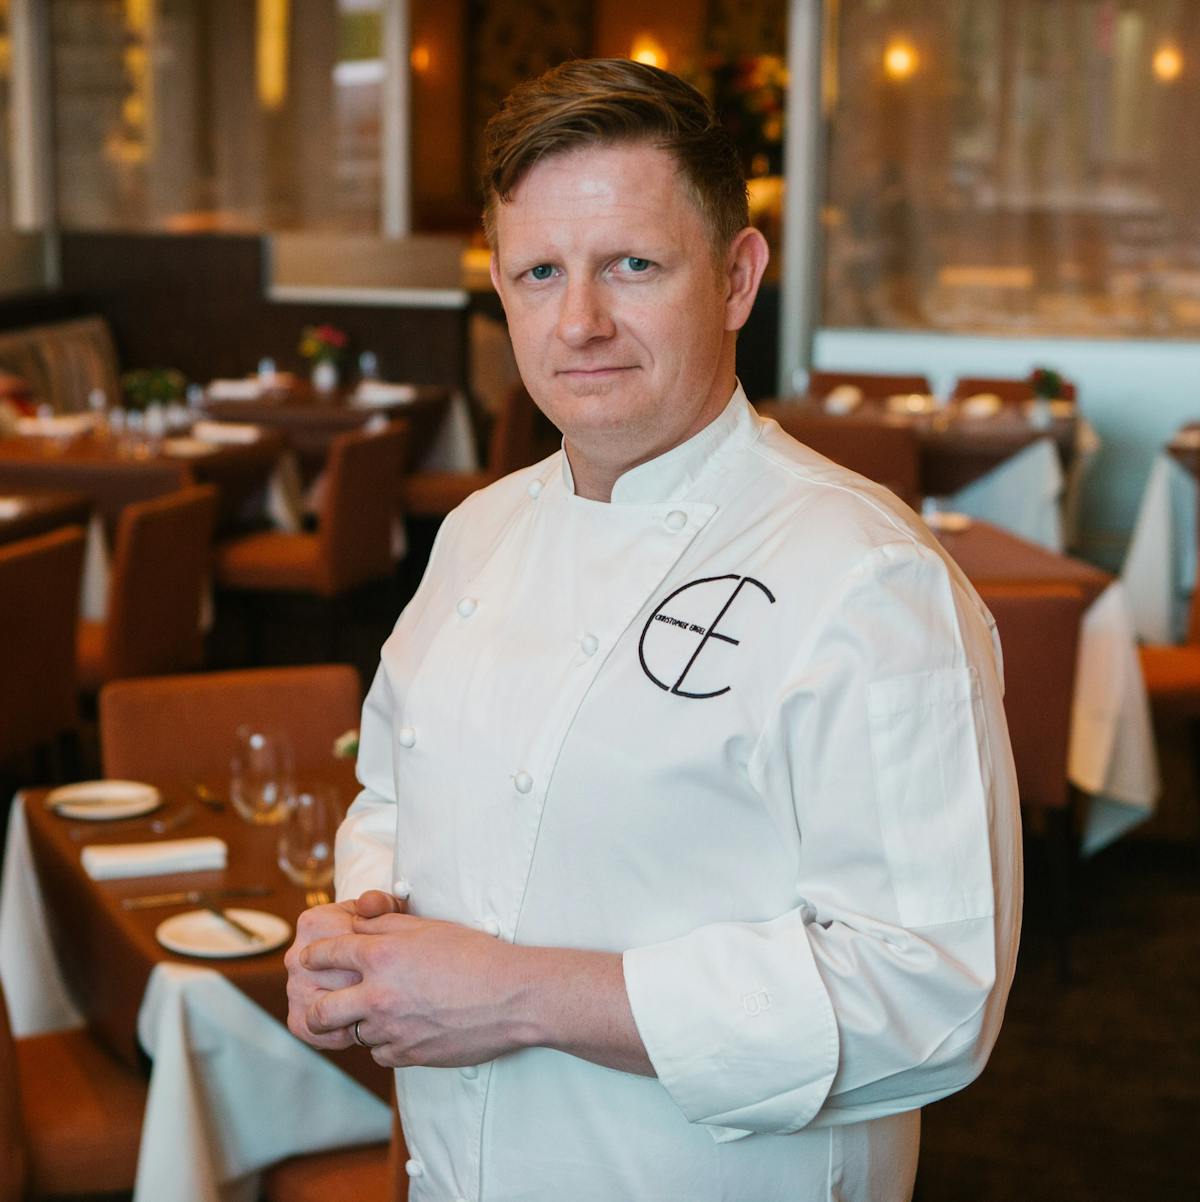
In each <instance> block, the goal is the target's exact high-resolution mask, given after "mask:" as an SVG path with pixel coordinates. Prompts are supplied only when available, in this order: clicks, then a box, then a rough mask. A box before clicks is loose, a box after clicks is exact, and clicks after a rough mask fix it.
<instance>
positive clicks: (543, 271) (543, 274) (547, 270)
mask: <svg viewBox="0 0 1200 1202" xmlns="http://www.w3.org/2000/svg"><path fill="white" fill-rule="evenodd" d="M529 274H530V276H532V277H533V279H535V280H548V279H549V278H550V277H551V276H552V275H553V274H554V268H553V267H551V266H550V264H549V263H539V264H538V265H537V266H536V267H531V268H530V269H529Z"/></svg>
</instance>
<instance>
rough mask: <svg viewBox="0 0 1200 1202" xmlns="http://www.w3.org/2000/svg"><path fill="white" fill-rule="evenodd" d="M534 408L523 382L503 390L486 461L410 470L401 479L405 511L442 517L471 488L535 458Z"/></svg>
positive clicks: (526, 464) (475, 490) (487, 482)
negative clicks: (476, 466)
mask: <svg viewBox="0 0 1200 1202" xmlns="http://www.w3.org/2000/svg"><path fill="white" fill-rule="evenodd" d="M536 416H537V411H536V409H535V407H534V404H533V400H532V398H531V397H530V395H529V393H528V392H526V391H525V386H524V385H523V384H521V383H520V382H518V383H516V384H514V385H513V386H512V388H510V389H509V390H508V392H507V393H506V394H505V398H504V401H503V403H502V404H501V405H500V407H499V409H498V411H497V413H496V419H495V423H494V424H493V426H492V433H491V438H490V440H489V442H488V455H487V465H486V467H484V468H483V469H482V470H480V471H477V472H413V473H411V474H410V475H408V476H407V477H406V478H405V480H404V485H403V496H404V511H405V513H407V514H410V515H411V516H413V517H444V516H445V515H446V514H448V513H449V512H450V510H452V509H454V508H455V507H456V506H457V505H460V504H462V502H463V501H464V500H466V498H467V497H468V496H470V495H471V493H473V492H477V491H478V490H479V489H481V488H486V487H487V486H488V485H489V484H491V483H493V482H494V481H496V480H499V479H500V478H501V477H502V476H507V475H508V474H509V473H510V472H515V471H516V470H517V469H518V468H522V467H528V466H529V464H531V463H533V462H535V459H534V455H535V452H534V448H533V443H534V437H533V436H534V421H535V418H536Z"/></svg>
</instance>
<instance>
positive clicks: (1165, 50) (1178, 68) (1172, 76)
mask: <svg viewBox="0 0 1200 1202" xmlns="http://www.w3.org/2000/svg"><path fill="white" fill-rule="evenodd" d="M1153 65H1154V74H1155V75H1157V76H1158V78H1159V79H1160V80H1162V82H1163V83H1174V82H1175V80H1177V79H1178V78H1179V77H1180V75H1182V74H1183V55H1182V54H1180V53H1179V51H1178V50H1177V49H1176V48H1175V47H1174V46H1171V45H1169V44H1168V45H1165V46H1160V47H1159V48H1158V49H1157V50H1156V51H1155V52H1154V60H1153Z"/></svg>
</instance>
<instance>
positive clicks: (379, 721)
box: [289, 61, 1020, 1202]
mask: <svg viewBox="0 0 1200 1202" xmlns="http://www.w3.org/2000/svg"><path fill="white" fill-rule="evenodd" d="M485 178H486V182H487V190H488V202H487V214H486V221H487V227H488V232H489V237H490V239H491V245H492V251H493V257H492V278H493V281H494V283H495V285H496V288H497V291H498V292H499V294H500V297H501V300H502V301H503V303H504V308H505V312H506V314H507V317H508V323H509V330H510V333H511V335H512V340H513V346H514V349H515V351H516V357H517V362H518V365H519V367H520V369H521V374H522V377H523V379H524V381H525V383H526V385H527V387H528V389H529V392H530V394H531V395H532V396H533V398H534V399H535V401H536V402H537V403H538V405H539V406H540V407H541V408H542V409H543V410H544V411H545V412H546V413H547V415H548V416H549V417H550V418H551V420H553V421H554V422H555V423H556V424H557V425H558V427H559V428H560V429H561V430H562V432H563V450H562V452H561V453H560V454H557V455H554V456H552V457H551V458H550V459H548V460H546V461H545V462H543V463H540V464H538V465H536V466H535V467H532V468H529V469H527V470H524V471H521V472H518V473H516V474H515V475H513V476H510V477H508V478H507V479H505V480H502V481H500V482H499V483H498V484H495V485H493V486H492V487H491V488H488V489H486V490H484V491H483V492H481V493H477V494H476V495H475V496H473V497H471V498H470V499H468V501H467V502H466V503H465V504H464V505H463V506H462V507H461V508H460V509H459V510H458V511H456V512H455V513H453V514H451V515H450V517H449V518H448V519H447V520H446V522H445V524H444V526H443V528H442V530H441V532H440V534H439V536H438V540H437V543H436V545H435V547H434V550H433V553H432V555H431V557H430V562H429V567H428V570H427V572H426V576H425V580H424V581H423V583H422V585H421V588H420V590H419V591H418V593H417V595H416V597H415V598H414V599H413V601H412V603H411V604H410V605H409V606H408V608H407V609H406V610H405V612H404V614H403V615H402V616H401V618H400V621H399V623H398V624H397V627H396V630H395V631H394V633H393V635H392V636H391V638H390V639H389V640H388V642H387V643H386V645H385V646H384V649H383V655H382V665H381V667H380V670H379V673H378V675H377V677H376V679H375V682H374V685H373V686H372V689H371V692H370V695H369V697H368V699H367V702H366V706H365V708H364V712H363V724H362V744H361V747H362V750H361V754H360V757H359V776H360V779H361V781H362V784H363V792H362V794H361V795H360V796H359V798H358V799H357V800H356V802H355V803H354V805H353V807H352V808H351V811H350V814H349V816H348V817H347V819H346V822H345V825H344V826H343V828H342V830H341V832H340V834H339V840H338V896H339V899H341V900H340V901H339V903H338V904H337V905H334V906H329V907H322V908H320V909H318V910H314V911H310V912H309V913H308V914H307V915H306V916H305V917H304V918H302V920H301V923H300V929H299V932H298V936H297V941H296V944H295V946H294V947H293V949H292V950H291V952H290V953H289V968H290V970H291V973H292V978H291V983H290V993H291V1001H292V1015H291V1025H292V1029H293V1030H294V1031H295V1032H296V1033H297V1034H298V1035H300V1036H301V1037H303V1038H305V1039H307V1040H308V1041H309V1042H311V1043H313V1044H314V1045H316V1046H318V1047H324V1048H342V1047H347V1046H349V1045H350V1044H351V1043H352V1042H353V1041H354V1040H358V1041H359V1042H362V1043H365V1044H368V1045H370V1046H373V1047H374V1048H375V1052H374V1055H375V1059H376V1060H377V1061H379V1063H381V1064H386V1065H395V1066H400V1068H401V1071H400V1072H399V1073H398V1074H397V1092H398V1098H399V1104H400V1110H401V1114H402V1116H403V1119H404V1126H405V1133H406V1137H407V1141H408V1146H409V1151H410V1153H411V1156H412V1159H411V1160H410V1161H409V1165H408V1169H409V1172H410V1174H411V1175H412V1182H411V1194H410V1196H411V1197H412V1198H413V1199H414V1202H425V1200H426V1199H429V1200H432V1199H447V1200H452V1199H458V1198H462V1199H471V1200H475V1199H487V1200H493V1199H494V1200H497V1202H499V1200H516V1199H538V1200H540V1199H546V1200H551V1199H553V1200H560V1199H561V1200H563V1202H567V1200H570V1202H621V1200H630V1202H632V1200H635V1199H636V1200H637V1202H649V1200H661V1202H710V1200H711V1202H716V1200H717V1199H720V1200H723V1202H730V1200H736V1202H773V1200H775V1199H779V1200H781V1202H782V1200H784V1199H786V1200H788V1202H812V1200H816V1199H832V1198H838V1199H842V1200H848V1199H864V1200H865V1199H869V1200H871V1202H889V1200H891V1199H902V1198H907V1197H908V1196H909V1194H910V1192H911V1188H912V1181H913V1176H914V1173H915V1167H916V1151H917V1135H918V1108H919V1107H920V1106H921V1105H923V1104H924V1103H926V1102H928V1101H931V1100H933V1099H935V1098H937V1097H941V1096H943V1095H945V1094H947V1093H949V1092H951V1091H952V1090H954V1089H957V1088H960V1087H961V1086H962V1085H964V1084H966V1083H967V1082H968V1081H970V1080H971V1079H972V1078H973V1077H974V1076H975V1075H976V1073H978V1071H979V1070H980V1068H981V1067H982V1065H983V1063H984V1061H985V1059H986V1056H987V1053H988V1051H989V1049H990V1047H991V1044H992V1042H993V1040H994V1038H995V1035H996V1031H997V1029H998V1026H999V1022H1000V1017H1001V1012H1002V1009H1003V1003H1004V998H1005V995H1006V993H1007V988H1008V984H1009V981H1010V979H1011V974H1012V969H1013V962H1014V958H1015V952H1016V931H1017V925H1018V916H1019V905H1020V903H1019V895H1020V891H1019V860H1018V855H1017V837H1018V818H1017V804H1016V791H1015V783H1014V778H1013V770H1012V762H1011V755H1010V754H1009V751H1008V745H1007V737H1006V733H1005V727H1004V720H1003V711H1002V705H1001V697H1000V686H999V683H998V678H997V670H996V668H997V652H996V647H995V644H994V639H993V632H992V630H991V628H990V626H989V619H988V615H987V613H986V611H985V610H984V609H983V607H982V605H981V604H980V602H979V601H978V599H977V598H976V597H975V595H974V593H973V592H972V590H971V589H970V586H969V585H968V584H966V582H965V581H964V579H963V578H962V576H961V575H960V573H958V571H957V570H956V569H955V568H954V567H953V566H952V565H951V564H949V563H948V562H947V561H946V560H945V558H944V556H943V555H942V554H941V553H940V551H939V550H938V548H937V546H936V544H935V543H934V542H933V540H932V539H931V538H930V537H929V535H928V533H927V532H926V531H925V530H924V528H923V527H921V526H920V524H919V523H918V522H917V521H916V520H915V519H914V518H913V516H912V515H911V514H910V513H909V512H908V511H907V510H905V509H904V508H903V506H901V505H900V504H899V503H898V502H897V501H896V500H895V498H893V497H892V496H891V495H890V494H889V493H887V492H886V491H885V490H883V489H881V488H879V487H877V486H875V485H872V484H870V483H868V482H866V481H864V480H862V479H860V478H859V477H856V476H854V475H852V474H851V473H849V472H846V471H844V470H842V469H840V468H838V467H836V466H834V465H833V464H831V463H829V462H828V461H827V460H824V459H822V458H821V457H820V456H817V455H815V454H813V453H812V452H810V451H808V450H807V449H805V448H804V447H802V446H800V445H799V444H798V443H796V442H794V441H793V440H791V439H789V438H787V437H786V436H785V435H783V434H782V432H781V431H780V430H779V428H778V427H777V426H776V425H774V423H768V422H763V421H761V420H760V419H758V417H757V416H756V414H755V413H754V411H753V410H752V409H751V408H750V406H749V405H748V404H747V402H746V400H745V397H744V395H743V394H742V392H741V389H740V387H739V386H738V384H737V381H736V378H735V376H734V347H735V341H736V336H737V331H738V329H739V328H740V327H741V326H742V324H743V323H744V322H745V320H746V318H747V316H748V314H749V312H750V308H751V305H752V304H753V301H754V297H755V294H756V291H757V288H758V285H759V281H760V280H761V278H762V273H763V270H764V267H765V265H766V259H767V250H766V247H765V244H764V242H763V239H762V238H761V236H760V235H759V234H758V233H757V232H756V231H755V230H753V229H751V228H749V225H748V220H747V213H746V197H745V186H744V183H743V181H742V178H741V174H740V171H739V169H738V166H737V160H736V156H735V155H734V152H733V150H732V147H731V146H730V144H729V142H728V140H727V138H726V137H725V135H724V134H723V133H722V131H721V129H720V127H719V126H718V125H717V123H716V121H715V120H714V118H713V116H712V113H711V111H710V110H709V109H708V107H707V105H706V103H705V102H704V101H703V99H702V98H701V97H700V96H699V94H698V93H696V92H694V91H693V90H692V89H691V88H690V87H688V86H687V85H685V84H683V83H682V82H680V81H679V80H677V79H675V78H673V77H672V76H669V75H667V74H666V73H664V72H662V71H658V70H655V69H653V68H649V67H645V66H641V65H638V64H635V63H629V62H616V61H590V62H589V61H583V62H572V63H568V64H566V65H564V66H562V67H560V68H557V69H555V70H554V71H551V72H549V73H548V74H547V75H545V76H543V77H542V78H541V79H539V80H537V81H534V82H533V83H532V84H528V85H524V86H522V87H520V88H518V89H517V90H516V91H515V92H514V93H513V95H512V96H511V97H510V98H509V100H508V101H507V102H506V105H505V107H504V108H503V109H502V110H501V111H500V113H499V114H498V115H497V116H496V117H495V118H494V119H493V121H492V123H491V125H490V126H489V140H488V163H487V169H486V176H485ZM614 1070H615V1071H614Z"/></svg>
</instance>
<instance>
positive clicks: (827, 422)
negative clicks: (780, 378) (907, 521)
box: [759, 403, 921, 509]
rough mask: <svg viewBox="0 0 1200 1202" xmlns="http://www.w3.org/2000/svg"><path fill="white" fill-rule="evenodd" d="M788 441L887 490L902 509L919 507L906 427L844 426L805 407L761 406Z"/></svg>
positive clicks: (913, 440)
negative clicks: (808, 449)
mask: <svg viewBox="0 0 1200 1202" xmlns="http://www.w3.org/2000/svg"><path fill="white" fill-rule="evenodd" d="M759 412H760V413H761V414H762V415H763V417H771V418H774V419H775V421H777V422H778V423H779V424H780V425H781V426H782V427H783V429H784V430H786V431H787V433H788V434H790V435H791V436H792V437H793V438H795V439H798V440H799V441H800V442H802V443H804V445H805V446H807V447H811V448H812V449H813V450H814V451H816V452H817V453H818V454H819V455H824V456H826V457H827V458H829V459H832V460H833V461H834V463H840V464H841V465H842V467H848V468H849V469H850V470H851V471H852V472H858V474H859V475H860V476H866V477H867V479H868V480H874V481H876V483H878V484H882V485H883V486H884V487H885V488H890V489H891V490H892V492H894V493H895V494H896V496H898V497H899V498H900V499H901V500H902V501H903V502H904V503H905V504H906V505H910V506H912V508H914V509H919V508H920V505H921V443H920V439H919V437H918V435H917V431H916V429H915V428H914V427H913V426H911V425H907V424H897V425H885V424H884V423H882V422H873V421H862V422H860V421H847V420H845V419H843V418H839V417H834V416H833V415H831V414H826V413H819V412H813V410H812V409H811V408H810V407H808V406H802V405H789V404H784V403H776V404H771V405H760V406H759Z"/></svg>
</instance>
